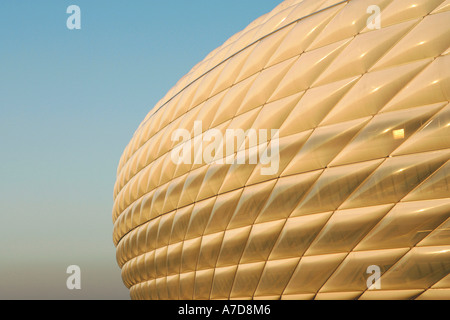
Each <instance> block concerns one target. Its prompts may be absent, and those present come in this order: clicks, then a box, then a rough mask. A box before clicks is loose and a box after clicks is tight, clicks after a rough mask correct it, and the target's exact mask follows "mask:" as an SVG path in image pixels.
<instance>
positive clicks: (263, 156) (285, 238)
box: [113, 0, 450, 300]
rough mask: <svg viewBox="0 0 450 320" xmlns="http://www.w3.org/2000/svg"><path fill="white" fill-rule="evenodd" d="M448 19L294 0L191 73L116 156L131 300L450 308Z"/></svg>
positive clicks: (388, 5)
mask: <svg viewBox="0 0 450 320" xmlns="http://www.w3.org/2000/svg"><path fill="white" fill-rule="evenodd" d="M255 3H256V2H255ZM377 10H379V13H381V15H378V13H377ZM449 21H450V1H448V0H446V1H444V0H421V1H419V0H414V1H413V0H402V1H394V0H350V1H333V0H304V1H299V0H287V1H284V2H282V3H281V4H280V5H279V6H278V7H276V8H275V9H274V10H273V11H272V12H270V13H268V14H266V15H264V16H262V17H260V18H259V19H257V20H255V21H254V22H253V23H251V24H250V25H249V26H248V27H247V28H246V29H244V30H243V31H241V32H239V33H238V34H236V35H234V36H233V37H231V38H230V39H229V40H228V41H226V42H225V43H224V44H223V45H222V46H221V47H219V48H217V49H216V50H214V51H213V52H211V53H210V54H209V55H208V56H207V57H206V58H205V59H204V60H203V61H201V62H200V63H199V64H198V65H196V66H195V67H194V68H193V69H192V70H191V71H190V72H189V73H188V74H187V75H186V76H184V77H183V78H182V79H181V80H180V81H179V82H178V83H177V84H176V85H175V86H174V87H173V88H172V89H171V90H170V91H169V92H168V93H167V95H166V96H165V97H164V98H163V99H162V100H161V101H160V102H159V103H158V104H157V105H156V106H155V107H154V108H153V110H152V111H151V112H150V113H149V114H148V116H147V117H146V118H145V119H144V121H143V122H142V124H141V125H140V126H139V128H138V129H137V131H136V133H135V134H134V136H133V138H132V140H131V141H130V143H129V144H128V146H127V147H126V149H125V151H124V153H123V156H122V158H121V159H120V164H119V167H118V171H117V182H116V185H115V190H114V208H113V221H114V243H115V245H116V246H117V261H118V263H119V265H120V267H121V268H122V276H123V280H124V283H125V284H126V286H127V287H128V288H130V292H131V297H132V298H133V299H183V300H188V299H450V275H449V273H450V161H449V159H450V105H449V100H450V99H449V98H450V55H449V53H450V50H449V46H450V24H449ZM265 169H271V170H265Z"/></svg>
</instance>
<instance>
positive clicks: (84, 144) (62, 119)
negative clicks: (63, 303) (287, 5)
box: [0, 0, 281, 299]
mask: <svg viewBox="0 0 450 320" xmlns="http://www.w3.org/2000/svg"><path fill="white" fill-rule="evenodd" d="M280 2H281V1H279V0H222V1H219V0H193V1H187V0H174V1H149V0H133V1H124V0H121V1H119V0H95V1H92V0H71V1H65V0H51V1H50V0H39V1H35V0H2V1H0V137H1V138H0V155H1V161H0V178H1V179H0V240H1V246H0V271H1V272H0V299H128V298H129V293H128V290H127V289H126V288H125V287H124V286H123V284H122V280H121V277H120V269H119V268H118V266H117V264H116V261H115V248H114V246H113V243H112V228H113V226H112V218H111V210H112V203H113V199H112V194H113V186H114V182H115V178H116V176H115V175H116V168H117V164H118V161H119V158H120V156H121V154H122V151H123V150H124V148H125V146H126V144H127V143H128V141H129V140H130V138H131V137H132V135H133V133H134V131H135V129H136V128H137V127H138V125H139V123H140V122H141V121H142V120H143V118H144V117H145V115H146V114H147V113H148V112H149V111H150V110H151V108H152V107H153V106H154V105H155V104H156V102H157V101H158V100H159V99H161V98H162V97H163V96H164V95H165V93H166V92H167V91H168V90H169V89H170V88H171V87H172V86H173V85H175V83H176V82H177V81H178V79H179V78H181V77H182V76H183V75H184V74H186V73H187V72H188V71H189V70H190V69H191V68H192V67H193V66H194V65H195V64H196V63H197V62H199V61H201V60H202V59H203V58H204V57H205V56H206V55H207V54H208V53H209V52H210V51H212V50H213V49H215V48H216V47H218V46H219V45H221V44H222V43H223V42H224V41H226V40H227V39H228V38H229V37H230V36H232V35H233V34H235V33H236V32H238V31H240V30H241V29H243V28H244V27H246V26H247V25H248V24H249V23H250V22H252V21H253V20H254V19H256V18H257V17H259V16H260V15H262V14H264V13H266V12H269V11H270V10H272V8H274V7H275V6H276V5H277V4H278V3H280ZM72 4H75V5H78V6H79V7H80V8H81V17H82V29H81V30H73V31H71V30H68V29H67V27H66V20H67V18H68V17H69V15H68V14H67V13H66V9H67V7H68V6H69V5H72ZM73 264H75V265H79V266H80V267H81V272H82V274H81V275H82V290H80V291H69V290H68V289H67V288H66V279H67V277H68V276H69V275H67V274H66V269H67V267H68V266H69V265H73Z"/></svg>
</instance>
